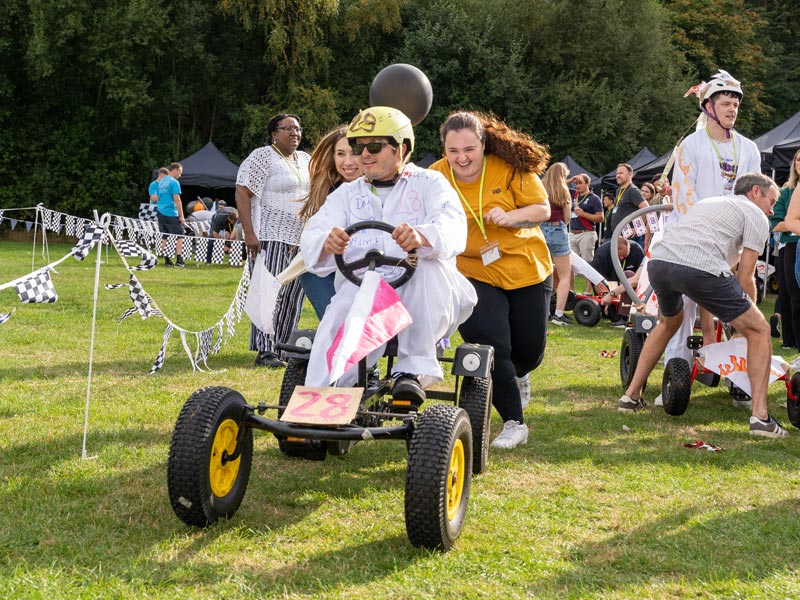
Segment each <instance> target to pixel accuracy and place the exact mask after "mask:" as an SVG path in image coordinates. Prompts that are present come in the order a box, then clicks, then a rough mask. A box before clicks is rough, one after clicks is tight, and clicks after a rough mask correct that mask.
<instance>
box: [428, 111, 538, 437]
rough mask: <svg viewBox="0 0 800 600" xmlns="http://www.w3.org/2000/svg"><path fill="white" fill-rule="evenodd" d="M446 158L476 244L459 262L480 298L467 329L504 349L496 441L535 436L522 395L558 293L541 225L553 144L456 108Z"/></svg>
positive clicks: (499, 359)
mask: <svg viewBox="0 0 800 600" xmlns="http://www.w3.org/2000/svg"><path fill="white" fill-rule="evenodd" d="M439 135H440V138H441V140H442V144H443V146H444V151H445V158H443V159H442V160H439V161H437V162H435V163H434V164H433V165H431V169H434V170H437V171H439V172H441V173H443V174H444V176H445V177H446V178H447V179H448V181H450V184H451V185H452V186H453V187H454V188H455V190H456V192H458V195H459V197H460V198H461V203H462V205H463V207H464V212H466V213H467V227H468V230H467V247H466V250H465V251H464V253H463V254H462V255H460V256H459V257H458V258H457V259H456V260H457V264H458V270H459V271H461V273H462V274H464V275H465V276H466V277H467V278H468V279H469V280H470V283H472V285H473V286H474V287H475V291H476V292H477V294H478V304H477V306H476V307H475V309H474V310H473V312H472V315H471V316H470V318H469V319H467V321H466V322H464V323H463V324H462V325H461V326H460V327H459V332H460V333H461V337H463V338H464V340H465V341H467V342H472V343H479V344H490V345H492V346H494V349H495V365H494V370H493V371H492V384H493V387H494V394H493V399H492V403H493V404H494V407H495V408H496V409H497V412H498V413H500V416H501V417H502V419H503V423H504V425H503V431H502V432H501V433H500V435H498V436H497V437H496V438H495V439H494V440H493V441H492V446H493V447H495V448H514V447H516V446H518V445H520V444H524V443H526V442H527V441H528V427H527V425H525V422H524V417H523V414H522V410H523V401H525V400H527V398H525V399H523V398H522V396H521V388H522V394H526V391H525V389H524V388H525V384H526V383H527V395H528V396H529V394H530V383H529V380H528V379H527V378H528V373H529V372H530V371H532V370H533V369H535V368H536V367H538V366H539V364H541V362H542V359H543V358H544V348H545V342H546V339H547V337H546V336H547V317H548V314H549V310H550V295H551V293H552V291H553V283H552V272H553V265H552V263H551V260H550V253H549V252H548V250H547V245H546V244H545V240H544V236H543V235H542V232H541V231H540V230H539V227H538V224H539V223H542V222H545V221H547V220H548V219H549V218H550V206H549V204H548V203H547V193H546V192H545V190H544V187H543V186H542V182H541V181H540V180H539V177H538V174H539V173H541V172H542V171H544V168H545V167H546V165H547V162H548V160H549V158H550V156H549V153H548V152H547V149H546V148H545V147H544V146H542V145H540V144H538V143H537V142H535V141H534V140H533V139H531V138H530V137H529V136H527V135H525V134H523V133H520V132H517V131H514V130H513V129H510V128H509V127H508V126H507V125H506V124H505V123H502V122H501V121H499V120H498V119H497V118H495V117H494V116H492V115H487V114H483V113H478V112H456V113H453V114H451V115H450V116H448V117H447V119H445V121H444V123H442V125H441V127H440V128H439Z"/></svg>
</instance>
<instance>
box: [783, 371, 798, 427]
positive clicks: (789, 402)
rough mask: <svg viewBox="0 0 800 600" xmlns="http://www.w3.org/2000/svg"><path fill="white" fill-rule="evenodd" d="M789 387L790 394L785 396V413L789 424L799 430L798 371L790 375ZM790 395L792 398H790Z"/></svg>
mask: <svg viewBox="0 0 800 600" xmlns="http://www.w3.org/2000/svg"><path fill="white" fill-rule="evenodd" d="M789 385H791V387H792V393H791V394H788V393H787V394H786V412H787V413H788V416H789V422H790V423H791V424H792V425H794V426H795V427H798V428H800V371H798V372H797V373H795V374H794V375H792V378H791V379H790V380H789ZM792 395H793V396H794V398H792Z"/></svg>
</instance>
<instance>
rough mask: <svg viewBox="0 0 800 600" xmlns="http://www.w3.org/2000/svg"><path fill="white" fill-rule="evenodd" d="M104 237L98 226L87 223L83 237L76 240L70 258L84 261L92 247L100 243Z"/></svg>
mask: <svg viewBox="0 0 800 600" xmlns="http://www.w3.org/2000/svg"><path fill="white" fill-rule="evenodd" d="M104 237H105V231H104V230H103V228H102V227H101V226H100V225H97V224H96V223H92V222H91V221H87V222H86V227H85V230H84V232H83V236H82V237H81V239H79V240H78V243H77V244H75V246H73V247H72V256H74V257H75V258H76V259H77V260H83V259H85V258H86V257H87V256H89V252H90V251H91V250H92V248H93V247H94V245H95V244H96V243H97V242H99V241H101V240H102V239H103V238H104Z"/></svg>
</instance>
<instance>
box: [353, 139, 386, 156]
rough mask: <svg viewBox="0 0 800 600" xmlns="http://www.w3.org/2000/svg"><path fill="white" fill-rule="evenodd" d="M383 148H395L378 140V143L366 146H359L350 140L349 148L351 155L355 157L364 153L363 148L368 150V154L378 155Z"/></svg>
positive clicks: (369, 143)
mask: <svg viewBox="0 0 800 600" xmlns="http://www.w3.org/2000/svg"><path fill="white" fill-rule="evenodd" d="M384 146H391V147H392V148H397V146H395V145H394V144H390V143H389V142H387V141H385V140H380V141H378V142H368V143H366V144H359V143H358V142H356V141H354V140H350V148H351V149H352V150H353V154H355V155H356V156H361V154H363V152H364V148H366V149H367V150H369V153H370V154H378V153H379V152H380V151H381V150H383V147H384Z"/></svg>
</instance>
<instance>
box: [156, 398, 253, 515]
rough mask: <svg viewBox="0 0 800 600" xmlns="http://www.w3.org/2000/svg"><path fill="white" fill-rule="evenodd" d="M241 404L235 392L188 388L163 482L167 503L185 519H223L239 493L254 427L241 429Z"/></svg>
mask: <svg viewBox="0 0 800 600" xmlns="http://www.w3.org/2000/svg"><path fill="white" fill-rule="evenodd" d="M245 406H246V405H245V401H244V398H243V397H242V396H241V394H239V393H238V392H236V391H234V390H231V389H229V388H225V387H207V388H202V389H200V390H197V391H196V392H195V393H194V394H192V395H191V396H190V397H189V399H188V400H187V401H186V403H185V404H184V405H183V408H182V409H181V412H180V414H179V415H178V420H177V422H176V423H175V429H174V430H173V432H172V440H171V441H170V447H169V460H168V462H167V488H168V490H169V501H170V504H171V505H172V509H173V510H174V511H175V514H176V515H178V518H179V519H180V520H181V521H183V522H184V523H186V524H187V525H193V526H195V527H206V526H207V525H211V524H212V523H214V522H216V521H217V520H218V519H228V518H230V517H232V516H233V514H234V513H235V512H236V510H237V509H238V508H239V505H240V504H241V503H242V499H244V494H245V491H247V482H248V479H249V478H250V467H251V466H252V462H253V431H252V429H250V428H249V427H248V428H246V429H245V431H244V432H242V431H241V430H240V428H241V423H242V419H243V417H244V414H245V410H246V408H245ZM240 434H241V435H240ZM240 437H241V442H239V438H240ZM237 450H238V452H239V455H238V456H237V458H236V459H235V460H231V459H230V456H232V455H233V454H234V453H235V452H236V451H237Z"/></svg>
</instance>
